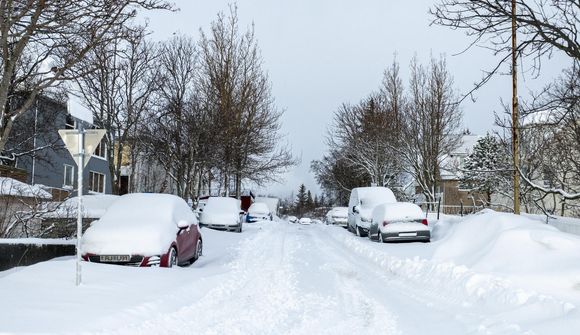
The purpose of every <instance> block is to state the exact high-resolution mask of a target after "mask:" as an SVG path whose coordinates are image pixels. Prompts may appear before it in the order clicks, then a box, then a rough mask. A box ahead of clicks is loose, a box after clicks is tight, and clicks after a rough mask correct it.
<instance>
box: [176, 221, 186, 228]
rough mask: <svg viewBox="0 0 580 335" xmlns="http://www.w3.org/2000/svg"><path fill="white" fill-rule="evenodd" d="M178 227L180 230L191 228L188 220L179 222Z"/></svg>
mask: <svg viewBox="0 0 580 335" xmlns="http://www.w3.org/2000/svg"><path fill="white" fill-rule="evenodd" d="M177 227H178V228H179V229H185V228H188V227H189V222H187V221H186V220H179V221H177Z"/></svg>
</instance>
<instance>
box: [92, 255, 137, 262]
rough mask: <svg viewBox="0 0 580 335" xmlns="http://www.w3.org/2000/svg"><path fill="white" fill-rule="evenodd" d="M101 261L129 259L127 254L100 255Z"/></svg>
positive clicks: (125, 260) (123, 260)
mask: <svg viewBox="0 0 580 335" xmlns="http://www.w3.org/2000/svg"><path fill="white" fill-rule="evenodd" d="M100 260H101V262H128V261H130V260H131V256H129V255H102V256H101V258H100Z"/></svg>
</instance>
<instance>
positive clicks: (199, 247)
mask: <svg viewBox="0 0 580 335" xmlns="http://www.w3.org/2000/svg"><path fill="white" fill-rule="evenodd" d="M201 256H203V241H202V240H201V239H200V238H198V239H197V243H196V245H195V254H194V255H193V258H192V260H191V263H193V262H195V261H197V260H198V259H199V257H201Z"/></svg>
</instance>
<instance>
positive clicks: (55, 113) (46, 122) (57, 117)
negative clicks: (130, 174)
mask: <svg viewBox="0 0 580 335" xmlns="http://www.w3.org/2000/svg"><path fill="white" fill-rule="evenodd" d="M78 122H83V121H80V120H78V119H76V118H74V117H72V116H71V115H70V114H69V112H68V110H67V105H66V103H65V102H61V101H57V100H55V99H52V98H49V97H45V96H43V97H39V98H38V99H37V101H36V102H35V104H34V105H33V106H32V108H31V109H30V110H29V111H28V112H26V113H25V114H24V115H22V116H21V117H19V118H18V119H17V121H16V122H15V125H14V127H13V130H12V132H11V135H10V139H9V141H8V143H7V145H6V150H5V154H4V156H7V157H9V158H10V157H11V158H10V159H8V160H11V162H9V163H10V164H11V165H12V166H14V167H15V168H18V169H22V170H25V171H26V172H27V180H26V182H27V183H28V184H31V185H44V186H45V187H46V189H49V190H50V191H51V193H52V194H53V197H54V199H55V200H58V199H63V198H66V197H68V196H74V195H76V190H77V180H78V178H77V172H78V168H77V166H76V163H75V162H74V160H73V158H72V157H71V155H70V153H69V152H68V150H67V149H66V147H65V146H64V143H63V141H62V139H61V138H60V136H59V134H58V130H59V129H75V128H76V127H77V123H78ZM84 126H85V128H91V127H92V125H90V124H87V123H85V124H84ZM106 150H107V148H106V145H105V143H104V141H103V142H101V144H100V145H99V146H98V147H97V149H96V150H95V153H94V154H93V155H92V157H91V158H90V160H89V162H88V164H87V165H86V167H85V168H84V170H83V171H84V173H83V183H84V187H83V190H84V192H85V193H95V194H110V193H111V191H112V186H111V185H112V183H111V174H110V170H109V162H108V160H107V158H106V157H107V154H106Z"/></svg>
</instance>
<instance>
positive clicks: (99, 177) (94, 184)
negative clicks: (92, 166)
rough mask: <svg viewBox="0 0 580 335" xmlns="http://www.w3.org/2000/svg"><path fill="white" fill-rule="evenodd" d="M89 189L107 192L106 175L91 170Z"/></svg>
mask: <svg viewBox="0 0 580 335" xmlns="http://www.w3.org/2000/svg"><path fill="white" fill-rule="evenodd" d="M89 191H91V192H97V193H104V192H105V175H104V174H102V173H98V172H94V171H90V172H89Z"/></svg>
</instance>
